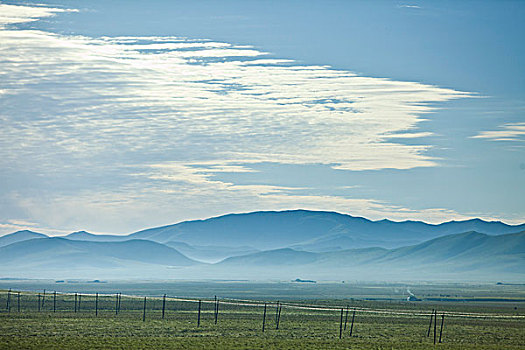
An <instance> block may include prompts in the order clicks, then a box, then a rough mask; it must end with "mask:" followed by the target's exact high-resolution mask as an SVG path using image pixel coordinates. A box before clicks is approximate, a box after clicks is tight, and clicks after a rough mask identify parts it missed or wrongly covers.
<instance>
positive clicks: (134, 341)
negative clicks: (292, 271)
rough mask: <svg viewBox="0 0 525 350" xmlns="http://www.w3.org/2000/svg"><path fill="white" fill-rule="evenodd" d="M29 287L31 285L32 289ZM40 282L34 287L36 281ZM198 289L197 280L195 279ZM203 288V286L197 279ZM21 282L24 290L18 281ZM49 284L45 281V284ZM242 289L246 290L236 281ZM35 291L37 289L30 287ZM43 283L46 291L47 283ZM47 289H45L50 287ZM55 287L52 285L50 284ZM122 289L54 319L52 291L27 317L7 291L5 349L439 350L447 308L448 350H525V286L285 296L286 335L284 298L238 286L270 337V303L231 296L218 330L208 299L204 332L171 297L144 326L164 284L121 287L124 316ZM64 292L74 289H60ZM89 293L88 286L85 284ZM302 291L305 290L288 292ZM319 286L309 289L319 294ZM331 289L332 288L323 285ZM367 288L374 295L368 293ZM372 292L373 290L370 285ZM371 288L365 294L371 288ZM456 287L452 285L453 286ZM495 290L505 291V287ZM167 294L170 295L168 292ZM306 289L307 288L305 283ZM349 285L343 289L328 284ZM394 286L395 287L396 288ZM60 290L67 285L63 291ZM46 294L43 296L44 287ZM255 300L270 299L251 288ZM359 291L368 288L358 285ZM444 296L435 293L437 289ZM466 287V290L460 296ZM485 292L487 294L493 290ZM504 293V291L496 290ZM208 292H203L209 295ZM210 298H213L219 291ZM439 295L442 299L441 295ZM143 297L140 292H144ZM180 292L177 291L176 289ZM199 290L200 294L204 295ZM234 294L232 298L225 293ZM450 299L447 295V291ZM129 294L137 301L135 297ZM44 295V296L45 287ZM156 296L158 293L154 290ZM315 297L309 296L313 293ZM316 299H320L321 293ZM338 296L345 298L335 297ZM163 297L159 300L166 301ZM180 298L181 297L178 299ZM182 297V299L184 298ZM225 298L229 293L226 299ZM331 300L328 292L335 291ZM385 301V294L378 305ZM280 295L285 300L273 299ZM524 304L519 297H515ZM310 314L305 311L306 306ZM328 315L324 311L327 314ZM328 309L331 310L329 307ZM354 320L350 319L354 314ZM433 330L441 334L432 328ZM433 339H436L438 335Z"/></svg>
mask: <svg viewBox="0 0 525 350" xmlns="http://www.w3.org/2000/svg"><path fill="white" fill-rule="evenodd" d="M26 283H29V282H26ZM32 283H33V282H32ZM188 283H189V282H188ZM192 283H193V282H192ZM5 284H7V282H5V283H4V285H5ZM11 284H15V283H11ZM44 285H45V284H44ZM192 285H193V286H195V285H194V284H191V283H190V284H188V285H186V288H187V294H186V296H188V295H190V296H191V295H192V293H193V291H192V290H191V286H192ZM214 285H215V287H216V288H215V289H219V290H220V288H225V286H224V285H221V286H217V285H216V283H215V284H213V283H211V284H207V285H206V286H207V288H210V290H209V291H211V290H212V289H213V286H214ZM236 285H237V284H236ZM286 285H287V284H281V286H280V287H281V288H277V287H276V286H275V285H272V286H266V287H265V288H266V292H268V293H269V294H270V295H273V294H272V292H271V291H272V290H273V291H274V293H276V294H279V293H277V292H276V291H277V290H281V291H282V290H285V289H286V288H283V287H285V286H286ZM26 286H27V285H26ZM41 286H42V285H41ZM41 286H40V287H41ZM46 286H47V287H49V286H51V285H46ZM115 286H117V285H115V284H113V285H112V284H104V286H92V285H87V287H88V288H93V289H104V291H103V292H104V293H107V294H100V295H99V300H98V315H95V296H94V295H87V294H84V295H83V296H82V300H81V303H80V310H78V301H77V312H75V299H74V294H69V293H68V294H62V293H58V294H57V297H56V304H55V312H53V306H54V305H53V304H54V303H53V294H50V293H49V288H48V289H47V290H48V291H47V292H46V299H45V302H44V304H43V305H42V300H41V299H40V311H38V305H39V302H38V300H39V298H38V294H35V293H34V292H21V294H20V311H18V295H17V294H16V293H12V294H11V298H10V300H11V302H10V311H9V312H8V310H7V309H6V306H7V293H6V291H5V290H3V291H0V308H1V309H0V348H1V349H86V348H90V349H427V348H432V347H434V345H433V336H432V334H431V336H430V337H427V331H428V326H429V320H430V316H429V314H430V311H431V310H432V309H433V308H436V309H438V310H439V311H438V312H439V313H438V323H437V337H438V338H439V328H440V321H441V317H440V315H441V313H443V312H444V313H445V314H446V316H445V324H444V331H443V338H442V343H441V344H439V343H438V344H437V345H436V347H440V348H443V349H523V348H525V346H524V344H525V318H522V317H521V316H522V315H523V314H522V312H521V311H522V310H523V307H524V306H525V303H523V302H521V301H519V300H520V298H521V293H522V292H521V289H522V288H523V287H519V286H518V287H516V286H509V287H508V288H506V292H502V293H500V294H499V295H503V296H504V297H505V298H508V299H509V300H513V301H496V302H494V301H490V302H482V301H476V302H464V301H462V302H459V301H422V302H406V301H404V300H402V299H390V300H388V299H386V298H384V299H385V300H377V299H383V297H385V296H388V295H387V294H388V293H385V289H383V290H381V287H380V285H376V286H374V288H372V289H379V290H380V291H379V292H378V294H374V293H371V294H372V298H370V299H375V300H365V298H344V299H343V298H305V297H304V295H299V294H296V295H295V298H293V295H290V294H289V292H281V293H283V294H286V296H287V297H288V298H282V296H283V295H277V296H279V297H281V298H280V300H281V301H282V302H283V308H282V313H281V319H280V322H279V329H278V330H277V329H276V305H275V302H276V299H275V298H271V299H270V298H268V299H265V298H254V295H253V294H249V293H241V291H242V290H244V288H246V287H245V286H243V284H238V285H237V287H238V289H237V290H236V291H235V288H230V289H231V290H233V291H232V294H235V296H236V297H240V295H238V294H241V295H244V296H245V297H246V298H251V299H258V300H261V299H265V300H267V301H268V306H267V316H266V327H265V328H266V329H265V332H264V333H263V332H262V320H263V310H264V308H263V306H262V304H260V305H252V303H247V302H242V301H237V300H233V299H227V298H221V299H220V300H221V301H220V303H219V315H218V322H217V324H215V312H214V307H215V304H214V303H213V299H212V298H211V299H202V300H203V303H202V308H201V320H200V325H199V326H198V325H197V318H198V303H197V302H190V301H181V300H176V299H173V298H169V297H168V299H167V302H166V311H165V318H164V319H162V303H163V302H162V298H161V297H151V296H150V297H148V299H147V302H146V320H145V321H143V315H144V311H143V306H144V304H143V298H139V297H133V296H131V294H142V295H145V294H146V293H130V292H132V291H133V290H132V288H133V286H135V288H136V289H138V291H140V290H142V289H145V288H147V287H148V286H149V287H150V288H149V290H150V291H153V292H158V290H157V289H156V288H157V287H159V286H162V284H159V285H151V284H148V283H143V284H140V285H139V284H137V283H134V284H133V283H130V284H125V285H124V284H123V285H118V286H119V287H121V288H120V289H124V287H127V288H129V289H128V290H124V291H123V293H125V294H123V296H122V299H121V304H120V310H119V312H118V314H117V313H116V310H115V307H116V306H117V303H116V296H115V295H111V294H109V293H110V292H112V291H115V290H114V289H112V288H114V287H115ZM56 287H60V288H63V289H67V288H69V286H64V285H60V286H58V285H57V286H56ZM75 287H76V289H77V290H79V291H80V292H83V293H87V292H86V291H85V290H83V289H85V288H86V287H85V286H82V285H77V286H75ZM288 287H289V288H291V289H293V288H296V287H295V285H290V286H288ZM318 287H319V286H309V287H304V288H306V289H305V290H307V289H308V288H312V289H316V288H318ZM321 287H322V286H321ZM365 287H366V288H365ZM368 287H370V286H368ZM368 287H367V286H361V287H360V288H362V289H363V290H364V289H367V288H368ZM449 287H450V286H449ZM457 287H458V286H455V288H454V290H455V291H456V294H454V293H452V291H451V290H450V289H449V290H448V292H446V291H445V287H444V286H442V285H441V286H436V285H433V286H428V288H427V290H426V293H423V290H421V294H428V297H429V298H434V297H437V296H439V295H441V296H442V297H441V298H445V299H446V298H447V296H449V298H451V299H450V300H453V299H454V298H455V299H457V298H464V297H465V295H466V294H465V293H466V291H468V289H469V288H467V287H465V286H463V287H462V289H459V288H457ZM499 287H500V286H498V287H495V288H499ZM163 288H166V285H164V287H163ZM300 288H303V286H300ZM322 288H324V289H325V292H326V291H327V290H330V288H339V286H337V287H334V286H324V287H322ZM385 288H387V289H388V288H392V286H386V287H385ZM491 288H492V287H490V286H481V285H478V286H471V288H470V290H471V291H470V294H468V295H467V296H473V297H474V298H473V299H476V300H481V299H483V298H482V297H483V296H485V298H492V299H494V298H495V296H496V294H493V293H491V292H490V290H491ZM56 289H58V288H56ZM39 290H40V289H39ZM247 290H249V291H252V293H255V294H257V293H262V292H263V291H257V290H256V289H254V287H253V286H249V287H248V289H247ZM356 290H357V293H359V288H358V287H356ZM433 290H434V292H432V291H433ZM460 290H461V292H459V291H460ZM483 290H485V292H483ZM496 290H497V289H496ZM202 291H203V289H201V292H202ZM209 291H208V292H209ZM436 291H437V294H435V293H436ZM135 292H137V290H135ZM172 292H173V291H172ZM195 292H197V290H195ZM223 292H224V291H223ZM445 292H446V294H443V293H445ZM126 293H127V294H129V295H126ZM40 294H41V296H40V298H42V291H41V290H40ZM152 294H153V293H152ZM306 294H307V293H306ZM312 294H315V293H313V292H312ZM334 294H336V293H334ZM156 295H157V296H158V295H159V294H156ZM171 295H173V294H171ZM179 295H180V294H179ZM223 295H224V294H223ZM325 295H326V294H325ZM378 295H382V297H381V298H378V297H377V296H378ZM273 296H275V295H273ZM512 298H514V299H512ZM307 305H317V306H319V307H320V309H315V310H313V309H308V308H306V307H307ZM346 305H349V306H350V310H352V309H353V308H356V310H357V312H356V318H355V324H354V327H353V332H352V335H351V336H350V321H351V314H352V312H351V311H350V313H349V316H350V317H349V319H348V323H347V328H346V330H344V331H343V335H342V339H339V327H340V315H341V314H340V309H339V308H340V307H344V306H346ZM300 307H303V308H300ZM323 308H324V309H323ZM326 308H328V309H326ZM344 316H346V313H345V314H344ZM432 331H433V327H432ZM431 333H432V332H431Z"/></svg>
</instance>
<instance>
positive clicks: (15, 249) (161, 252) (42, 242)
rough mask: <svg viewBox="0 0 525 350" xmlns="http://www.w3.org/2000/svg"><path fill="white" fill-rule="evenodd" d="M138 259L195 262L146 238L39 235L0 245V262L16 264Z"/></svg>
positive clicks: (102, 263) (123, 262)
mask: <svg viewBox="0 0 525 350" xmlns="http://www.w3.org/2000/svg"><path fill="white" fill-rule="evenodd" d="M127 262H140V263H147V264H159V265H168V266H190V265H194V264H197V262H196V261H194V260H191V259H189V258H187V257H186V256H184V255H183V254H181V253H179V252H178V251H177V250H175V249H173V248H170V247H167V246H165V245H162V244H159V243H156V242H152V241H147V240H128V241H124V242H87V241H75V240H68V239H65V238H58V237H53V238H39V239H30V240H26V241H22V242H17V243H13V244H10V245H8V246H4V247H1V248H0V264H3V265H4V266H6V265H17V266H38V267H42V266H54V267H63V268H66V269H68V268H71V267H73V266H80V265H86V266H106V267H108V268H111V267H115V266H125V265H126V263H127Z"/></svg>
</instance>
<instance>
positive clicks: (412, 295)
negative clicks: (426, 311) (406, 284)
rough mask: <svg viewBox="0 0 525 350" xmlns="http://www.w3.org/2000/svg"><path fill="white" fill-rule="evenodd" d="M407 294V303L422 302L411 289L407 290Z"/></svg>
mask: <svg viewBox="0 0 525 350" xmlns="http://www.w3.org/2000/svg"><path fill="white" fill-rule="evenodd" d="M407 293H408V297H407V301H421V299H419V298H418V297H416V296H415V295H414V293H412V292H411V291H410V289H408V288H407Z"/></svg>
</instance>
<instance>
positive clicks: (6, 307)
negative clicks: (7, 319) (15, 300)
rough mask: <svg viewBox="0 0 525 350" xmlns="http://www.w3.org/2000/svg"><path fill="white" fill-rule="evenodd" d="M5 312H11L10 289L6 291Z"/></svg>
mask: <svg viewBox="0 0 525 350" xmlns="http://www.w3.org/2000/svg"><path fill="white" fill-rule="evenodd" d="M5 309H6V310H7V312H11V288H9V290H8V291H7V304H6V305H5Z"/></svg>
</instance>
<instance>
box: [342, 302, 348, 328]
mask: <svg viewBox="0 0 525 350" xmlns="http://www.w3.org/2000/svg"><path fill="white" fill-rule="evenodd" d="M347 323H348V305H346V315H345V326H344V328H343V330H345V331H346V324H347Z"/></svg>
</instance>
